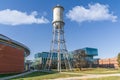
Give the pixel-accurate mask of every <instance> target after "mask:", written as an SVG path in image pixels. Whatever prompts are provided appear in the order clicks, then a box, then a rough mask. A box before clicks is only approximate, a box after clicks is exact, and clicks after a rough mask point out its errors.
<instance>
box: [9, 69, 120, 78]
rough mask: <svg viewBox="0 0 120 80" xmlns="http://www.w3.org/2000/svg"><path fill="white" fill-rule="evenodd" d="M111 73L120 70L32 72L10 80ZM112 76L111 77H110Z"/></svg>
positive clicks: (119, 71)
mask: <svg viewBox="0 0 120 80" xmlns="http://www.w3.org/2000/svg"><path fill="white" fill-rule="evenodd" d="M113 73H120V70H115V69H105V68H89V69H83V70H82V71H72V72H69V71H68V72H65V73H64V72H63V73H58V72H52V73H47V72H33V73H31V74H28V75H25V76H22V77H18V78H15V79H11V80H44V79H55V78H62V77H64V78H65V77H74V76H83V75H87V74H113ZM112 78H113V79H112ZM117 78H119V79H116V77H111V78H110V79H109V77H108V79H107V78H105V79H104V78H100V79H89V80H120V77H117Z"/></svg>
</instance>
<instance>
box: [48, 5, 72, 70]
mask: <svg viewBox="0 0 120 80" xmlns="http://www.w3.org/2000/svg"><path fill="white" fill-rule="evenodd" d="M63 11H64V8H63V7H62V6H60V5H57V6H55V7H54V8H53V22H52V25H53V38H52V45H51V48H50V56H48V60H47V64H48V69H50V67H51V65H52V60H53V59H52V57H53V53H57V70H58V71H59V72H61V68H62V67H61V66H62V65H61V64H64V65H65V68H66V70H71V65H70V61H69V55H68V51H67V48H66V44H65V38H64V24H65V23H64V20H63ZM61 55H63V56H61ZM61 57H62V58H63V59H61Z"/></svg>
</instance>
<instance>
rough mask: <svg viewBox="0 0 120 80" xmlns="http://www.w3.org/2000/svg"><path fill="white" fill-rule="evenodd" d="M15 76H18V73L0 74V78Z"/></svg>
mask: <svg viewBox="0 0 120 80" xmlns="http://www.w3.org/2000/svg"><path fill="white" fill-rule="evenodd" d="M16 74H18V73H11V74H10V73H9V74H0V78H2V77H7V76H13V75H16Z"/></svg>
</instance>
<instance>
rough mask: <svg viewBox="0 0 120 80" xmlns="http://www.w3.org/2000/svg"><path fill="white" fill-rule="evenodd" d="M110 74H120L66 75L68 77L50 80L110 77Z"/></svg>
mask: <svg viewBox="0 0 120 80" xmlns="http://www.w3.org/2000/svg"><path fill="white" fill-rule="evenodd" d="M110 76H120V74H118V73H117V74H96V75H95V74H93V75H85V76H80V77H68V78H57V79H52V80H79V79H85V80H86V79H88V78H89V79H90V78H100V77H110Z"/></svg>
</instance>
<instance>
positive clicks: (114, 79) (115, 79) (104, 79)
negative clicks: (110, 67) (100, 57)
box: [87, 76, 120, 80]
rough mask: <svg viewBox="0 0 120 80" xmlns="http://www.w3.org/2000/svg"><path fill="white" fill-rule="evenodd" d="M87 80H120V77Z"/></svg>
mask: <svg viewBox="0 0 120 80" xmlns="http://www.w3.org/2000/svg"><path fill="white" fill-rule="evenodd" d="M87 80H120V77H119V76H110V77H102V78H92V79H87Z"/></svg>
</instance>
